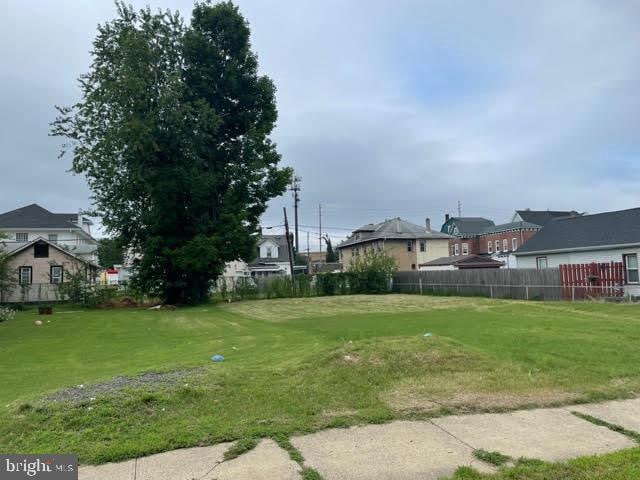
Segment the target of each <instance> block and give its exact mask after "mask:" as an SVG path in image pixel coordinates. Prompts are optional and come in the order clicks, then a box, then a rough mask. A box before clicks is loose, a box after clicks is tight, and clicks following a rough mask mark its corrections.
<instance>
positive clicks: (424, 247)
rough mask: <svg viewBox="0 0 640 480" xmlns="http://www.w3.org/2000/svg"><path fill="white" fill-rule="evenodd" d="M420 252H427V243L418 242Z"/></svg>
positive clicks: (423, 241)
mask: <svg viewBox="0 0 640 480" xmlns="http://www.w3.org/2000/svg"><path fill="white" fill-rule="evenodd" d="M420 251H421V252H426V251H427V242H426V241H425V240H420Z"/></svg>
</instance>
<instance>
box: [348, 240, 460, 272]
mask: <svg viewBox="0 0 640 480" xmlns="http://www.w3.org/2000/svg"><path fill="white" fill-rule="evenodd" d="M412 241H413V242H414V246H413V249H412V251H411V252H409V251H408V250H407V242H408V240H395V239H391V240H384V241H381V240H380V241H376V240H373V241H371V242H363V243H359V244H358V245H354V246H353V247H350V248H341V249H340V256H341V258H340V260H341V262H342V264H343V265H344V268H345V269H346V270H348V269H349V265H350V264H351V261H352V260H353V253H354V252H357V253H358V254H364V252H365V251H370V250H375V249H377V246H376V245H377V242H380V245H381V248H382V249H383V250H384V251H385V252H387V253H388V254H389V255H390V256H392V257H393V258H395V259H396V263H397V265H398V270H400V271H408V270H417V269H418V265H420V264H421V263H426V262H429V261H431V260H435V259H436V258H441V257H446V256H447V255H448V253H447V252H448V251H449V240H448V239H446V238H439V239H431V240H420V239H417V240H412ZM421 241H425V242H426V251H425V252H421V251H420V242H421Z"/></svg>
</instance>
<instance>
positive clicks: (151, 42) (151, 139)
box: [52, 2, 291, 304]
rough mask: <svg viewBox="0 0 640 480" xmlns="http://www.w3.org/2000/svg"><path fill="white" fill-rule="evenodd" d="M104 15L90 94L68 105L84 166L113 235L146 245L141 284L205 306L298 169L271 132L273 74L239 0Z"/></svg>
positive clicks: (59, 122)
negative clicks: (262, 64) (186, 17)
mask: <svg viewBox="0 0 640 480" xmlns="http://www.w3.org/2000/svg"><path fill="white" fill-rule="evenodd" d="M117 9H118V18H116V19H115V20H113V21H111V22H108V23H106V24H103V25H101V26H99V28H98V35H97V37H96V39H95V41H94V43H93V49H92V53H93V62H92V66H91V70H90V71H89V72H88V73H87V74H85V75H83V76H82V77H81V78H80V87H81V91H82V99H81V100H80V102H79V103H77V104H76V105H75V106H74V107H71V108H59V112H60V114H59V116H58V117H57V119H56V120H55V122H54V123H53V126H52V134H53V135H56V136H61V137H66V138H68V139H69V140H70V144H69V145H68V146H66V147H65V148H63V152H62V153H63V154H64V153H65V152H66V151H70V153H71V155H72V157H73V162H72V169H73V171H74V172H75V173H82V174H84V175H85V176H86V178H87V181H88V184H89V186H90V187H91V189H92V190H93V193H94V198H95V206H96V210H97V212H96V213H97V214H98V215H100V216H101V217H102V219H103V223H104V225H105V227H106V229H107V231H108V232H109V233H111V234H112V235H113V236H115V237H117V238H119V239H120V240H121V241H122V244H123V245H126V246H128V247H131V248H132V250H133V251H134V252H135V253H137V254H139V256H138V257H137V260H136V261H135V265H134V267H135V268H134V270H135V275H134V277H133V279H132V281H133V282H134V283H135V284H136V285H137V286H138V288H139V289H140V290H141V291H143V292H145V293H147V294H150V295H154V296H158V297H160V298H162V299H163V300H164V301H165V302H167V303H172V304H175V303H197V302H201V301H204V300H206V299H207V298H208V296H209V290H210V287H211V286H212V285H213V284H214V281H215V280H216V278H217V277H219V276H220V275H221V273H222V271H223V269H224V265H225V263H226V262H227V261H231V260H235V259H238V258H245V259H250V258H251V257H253V255H254V253H255V232H256V230H257V228H258V223H259V218H260V216H261V214H262V213H263V212H264V211H265V209H266V206H267V202H268V201H269V200H270V199H271V198H273V197H275V196H277V195H280V194H282V193H283V192H284V191H285V189H286V186H287V184H288V183H289V179H290V176H291V171H290V169H286V168H285V169H283V168H278V163H279V162H280V155H279V154H278V152H277V151H276V147H275V144H274V143H273V142H272V141H271V140H270V139H269V135H270V133H271V132H272V130H273V128H274V125H275V121H276V118H277V111H276V106H275V87H274V85H273V83H272V81H271V80H270V79H269V78H267V77H265V76H260V75H259V74H258V62H257V58H256V55H255V54H254V53H253V52H252V51H251V49H250V43H249V36H250V31H249V26H248V24H247V22H246V21H245V19H244V18H243V17H242V15H241V14H240V13H239V11H238V8H237V7H235V6H234V5H233V4H232V3H230V2H225V3H219V4H216V5H213V4H211V3H208V2H204V3H196V5H195V7H194V9H193V14H192V18H191V22H190V24H189V25H186V24H185V23H184V22H183V20H182V18H181V17H180V16H179V15H178V14H174V13H171V12H170V11H159V12H157V13H155V12H152V11H151V9H150V8H149V7H147V8H146V9H143V10H140V11H135V10H134V9H133V7H130V6H127V5H125V4H124V3H121V2H119V3H117Z"/></svg>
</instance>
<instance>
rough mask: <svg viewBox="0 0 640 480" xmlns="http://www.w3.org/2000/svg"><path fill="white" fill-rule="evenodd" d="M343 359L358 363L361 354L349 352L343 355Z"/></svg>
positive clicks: (347, 361)
mask: <svg viewBox="0 0 640 480" xmlns="http://www.w3.org/2000/svg"><path fill="white" fill-rule="evenodd" d="M342 360H343V361H344V362H346V363H358V362H359V361H360V356H359V355H358V354H357V353H347V354H345V355H343V356H342Z"/></svg>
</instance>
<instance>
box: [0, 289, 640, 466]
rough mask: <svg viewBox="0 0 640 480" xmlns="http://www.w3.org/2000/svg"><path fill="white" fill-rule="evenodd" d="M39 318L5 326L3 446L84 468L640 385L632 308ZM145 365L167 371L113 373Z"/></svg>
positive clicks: (391, 303) (406, 306)
mask: <svg viewBox="0 0 640 480" xmlns="http://www.w3.org/2000/svg"><path fill="white" fill-rule="evenodd" d="M36 318H38V317H37V316H36V315H35V313H33V312H21V313H20V314H19V315H17V317H16V318H15V320H13V321H10V322H5V323H3V324H0V385H2V388H0V451H6V452H78V453H79V454H80V458H81V461H82V462H85V463H86V462H91V463H101V462H106V461H113V460H121V459H124V458H129V457H135V456H141V455H146V454H149V453H153V452H158V451H164V450H169V449H173V448H178V447H186V446H194V445H203V444H211V443H215V442H219V441H223V440H232V439H238V438H247V437H253V436H273V435H278V436H281V437H282V436H287V435H290V434H292V433H300V432H305V431H311V430H317V429H321V428H325V427H329V426H340V425H350V424H354V423H363V422H382V421H387V420H389V419H392V418H424V417H428V416H434V415H441V414H443V413H448V412H458V411H496V410H505V409H514V408H519V407H528V406H541V405H554V404H562V403H565V404H566V403H571V402H578V401H591V400H600V399H605V398H617V397H627V396H632V395H635V394H637V392H640V369H638V365H639V364H640V349H638V348H637V345H638V341H640V308H638V307H637V306H633V305H608V304H568V303H557V304H544V303H534V302H531V303H524V302H513V301H491V300H484V299H468V298H445V297H419V296H407V295H388V296H350V297H325V298H313V299H295V300H263V301H255V302H244V303H237V304H225V305H218V306H215V305H211V306H205V307H198V308H189V309H180V310H176V311H148V310H115V311H76V312H71V311H67V312H59V313H56V314H54V315H53V316H51V317H50V318H49V320H50V322H46V319H47V317H40V318H45V324H44V325H43V326H41V327H36V326H34V325H33V321H34V320H35V319H36ZM427 332H430V333H431V336H424V334H425V333H427ZM214 353H220V354H222V355H224V356H225V361H224V362H223V363H212V362H211V361H210V360H209V357H210V356H211V355H213V354H214ZM145 372H169V373H168V374H166V375H146V376H145V377H142V379H138V380H137V381H130V380H127V379H117V380H115V381H114V380H113V377H115V376H123V375H126V376H134V375H137V374H141V373H145ZM96 383H100V384H101V385H99V386H98V387H94V386H92V385H93V384H96ZM78 385H83V387H82V388H80V387H77V388H75V389H72V390H66V391H64V392H62V393H60V392H58V393H57V394H56V395H55V396H54V397H53V398H51V395H52V394H54V392H56V391H58V390H60V389H63V388H65V387H73V386H78Z"/></svg>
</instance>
